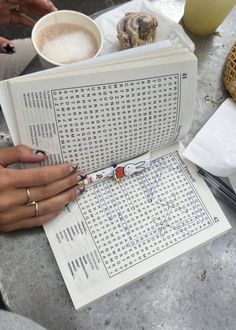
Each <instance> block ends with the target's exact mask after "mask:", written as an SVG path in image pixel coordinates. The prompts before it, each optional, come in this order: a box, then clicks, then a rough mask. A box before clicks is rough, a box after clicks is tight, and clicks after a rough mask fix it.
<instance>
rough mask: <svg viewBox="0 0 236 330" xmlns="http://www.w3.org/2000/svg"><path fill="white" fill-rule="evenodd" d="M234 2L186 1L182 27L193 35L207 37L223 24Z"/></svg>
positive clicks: (229, 0) (216, 0)
mask: <svg viewBox="0 0 236 330" xmlns="http://www.w3.org/2000/svg"><path fill="white" fill-rule="evenodd" d="M235 4H236V0H186V2H185V8H184V16H183V22H184V25H185V26H186V27H187V28H188V29H189V30H190V31H192V32H193V33H196V34H200V35H207V34H210V33H212V32H214V31H215V30H216V29H217V27H218V26H219V25H220V24H221V23H222V22H223V20H224V19H225V17H226V16H227V15H228V14H229V12H230V11H231V9H232V8H233V7H234V5H235Z"/></svg>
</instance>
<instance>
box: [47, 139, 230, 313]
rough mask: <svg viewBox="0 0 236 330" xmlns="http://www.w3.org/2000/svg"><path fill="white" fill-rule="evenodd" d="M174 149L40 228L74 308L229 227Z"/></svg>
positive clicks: (154, 155) (162, 152)
mask: <svg viewBox="0 0 236 330" xmlns="http://www.w3.org/2000/svg"><path fill="white" fill-rule="evenodd" d="M178 149H179V147H178V146H177V145H174V146H171V147H169V148H165V149H162V150H159V151H158V152H154V153H152V159H154V161H153V162H152V165H151V167H150V168H148V169H146V170H144V171H143V172H140V173H137V174H134V175H133V176H131V177H126V178H125V179H123V180H122V181H121V182H120V183H116V182H115V181H113V180H112V179H109V180H107V181H105V182H103V183H99V184H96V185H94V186H93V187H90V188H88V190H87V191H86V192H85V193H84V194H83V195H82V196H81V197H80V198H78V199H77V201H76V202H74V203H73V204H70V205H69V206H68V207H67V209H66V210H65V211H64V212H63V213H62V214H61V215H59V216H58V217H57V218H56V219H55V220H53V221H52V222H50V223H48V224H46V225H45V226H44V229H45V232H46V235H47V237H48V240H49V242H50V245H51V248H52V250H53V252H54V255H55V258H56V260H57V263H58V265H59V268H60V271H61V273H62V276H63V278H64V281H65V283H66V286H67V289H68V291H69V293H70V296H71V299H72V301H73V304H74V306H75V308H76V309H77V308H81V307H83V306H85V305H86V304H88V303H90V302H92V301H93V300H95V299H97V298H99V297H101V296H103V295H105V294H107V293H109V292H111V291H113V290H115V289H117V288H119V287H121V286H124V285H127V284H128V283H129V282H131V281H134V280H135V279H137V278H139V277H142V276H143V275H145V274H147V273H149V272H151V271H153V270H155V269H156V268H158V267H159V266H161V265H163V264H165V263H166V262H168V261H170V260H171V259H173V258H175V257H177V256H179V255H181V254H183V253H185V252H186V251H189V250H191V249H192V248H194V247H197V246H199V245H201V244H203V243H205V242H207V241H209V240H210V239H213V238H215V237H217V236H218V235H220V234H222V233H224V232H226V231H227V230H229V229H230V225H229V223H228V221H227V220H226V218H225V216H224V215H223V213H222V211H221V209H220V207H219V206H218V204H217V202H216V201H215V199H214V197H213V196H212V194H211V192H210V190H209V188H208V187H207V185H206V184H205V182H204V180H203V179H201V178H200V177H199V176H198V175H197V168H196V167H195V166H194V165H193V164H191V163H190V162H186V163H184V162H183V160H182V159H181V158H180V156H179V154H178V152H177V150H178Z"/></svg>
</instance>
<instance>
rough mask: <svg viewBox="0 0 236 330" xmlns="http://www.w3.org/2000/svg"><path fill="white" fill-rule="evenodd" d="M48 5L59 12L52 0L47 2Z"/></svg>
mask: <svg viewBox="0 0 236 330" xmlns="http://www.w3.org/2000/svg"><path fill="white" fill-rule="evenodd" d="M46 3H47V4H48V5H49V6H50V7H51V8H52V9H54V10H57V7H55V6H54V4H53V3H52V2H51V1H50V0H46Z"/></svg>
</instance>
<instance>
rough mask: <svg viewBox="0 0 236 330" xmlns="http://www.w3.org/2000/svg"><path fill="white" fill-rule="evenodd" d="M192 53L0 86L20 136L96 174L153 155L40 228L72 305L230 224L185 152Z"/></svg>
mask: <svg viewBox="0 0 236 330" xmlns="http://www.w3.org/2000/svg"><path fill="white" fill-rule="evenodd" d="M196 80H197V60H196V57H195V56H194V55H193V54H192V53H190V52H189V51H188V50H187V49H184V48H182V47H178V46H171V45H167V47H165V48H155V47H154V46H146V47H140V49H139V50H138V51H137V50H130V51H123V52H120V54H119V56H118V55H117V54H116V55H110V56H102V57H100V58H97V59H94V60H89V61H87V62H86V61H85V62H84V63H81V64H77V65H72V66H65V67H61V68H58V69H52V70H50V71H45V72H41V73H36V74H32V75H28V76H22V77H19V78H15V79H11V80H8V81H4V82H2V83H1V86H0V91H1V104H2V108H3V111H4V114H5V117H6V120H7V123H8V125H9V129H10V133H11V135H12V138H13V140H14V143H16V144H17V143H24V144H26V145H29V146H30V147H32V148H34V149H42V150H45V151H47V152H48V154H49V157H48V159H47V161H45V162H44V164H42V166H43V165H46V164H55V163H58V162H67V161H72V162H75V163H77V164H78V167H79V169H81V170H83V171H84V172H86V173H91V172H93V171H96V170H98V169H102V168H105V167H108V166H111V165H112V164H114V163H119V162H121V161H125V160H129V159H132V158H134V157H137V156H139V155H142V154H144V153H145V152H147V151H150V152H151V159H152V161H151V166H150V168H147V169H145V170H144V171H142V172H140V173H136V174H134V175H132V176H130V177H125V178H124V179H122V181H121V182H120V183H116V182H115V181H114V180H112V179H108V180H105V181H104V182H100V183H97V184H94V185H92V186H91V187H90V188H88V190H87V191H86V192H85V193H84V194H83V195H82V196H81V197H79V198H78V199H77V200H76V201H75V202H74V203H72V204H70V205H69V206H67V207H66V208H65V210H64V211H63V213H62V214H61V215H59V216H58V217H57V218H56V219H55V220H53V221H52V222H50V223H48V224H47V225H45V226H44V229H45V232H46V234H47V237H48V240H49V242H50V245H51V248H52V250H53V252H54V255H55V257H56V260H57V263H58V265H59V268H60V271H61V273H62V276H63V278H64V280H65V283H66V286H67V288H68V291H69V293H70V295H71V298H72V301H73V303H74V306H75V308H80V307H82V306H85V305H86V304H88V303H90V302H92V301H93V300H95V299H97V298H99V297H101V296H103V295H105V294H107V293H109V292H111V291H113V290H115V289H117V288H119V287H121V286H123V285H126V284H128V283H130V282H131V281H133V280H135V279H137V278H139V277H142V276H144V275H145V274H147V273H148V272H150V271H153V270H154V269H156V268H157V267H159V266H161V265H163V264H164V263H166V262H168V261H169V260H171V259H173V258H175V257H177V256H179V255H181V254H182V253H184V252H186V251H189V250H190V249H192V248H194V247H196V246H199V245H200V244H203V243H205V242H206V241H208V240H210V239H213V238H215V237H217V236H218V235H220V234H222V233H224V232H226V231H227V230H228V229H229V228H230V225H229V223H228V222H227V220H226V218H225V216H224V215H223V213H222V211H221V209H220V208H219V206H218V204H217V202H216V201H215V199H214V197H213V196H212V194H211V192H210V190H209V189H208V187H207V185H206V184H205V182H204V181H203V180H202V179H201V178H200V177H198V175H197V169H196V167H195V166H194V165H193V164H191V163H190V162H186V161H184V160H183V159H182V157H181V153H182V147H181V145H180V144H179V143H178V141H179V140H180V139H181V138H182V137H183V136H184V135H185V134H186V133H187V131H188V129H189V127H190V124H191V120H192V115H193V109H194V99H195V94H196Z"/></svg>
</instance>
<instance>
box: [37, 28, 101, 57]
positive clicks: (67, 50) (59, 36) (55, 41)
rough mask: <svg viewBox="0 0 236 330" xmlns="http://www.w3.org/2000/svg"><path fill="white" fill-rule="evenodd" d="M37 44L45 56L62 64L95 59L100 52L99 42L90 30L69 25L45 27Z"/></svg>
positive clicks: (39, 35)
mask: <svg viewBox="0 0 236 330" xmlns="http://www.w3.org/2000/svg"><path fill="white" fill-rule="evenodd" d="M37 43H38V47H39V50H40V51H41V53H42V54H43V55H44V56H46V57H47V58H48V59H50V60H51V61H54V62H57V63H61V64H66V63H72V62H76V61H80V60H83V59H86V58H90V57H93V56H94V55H95V54H96V52H97V50H98V45H97V41H96V39H95V37H94V36H93V35H92V34H91V33H90V32H89V31H88V30H86V29H84V28H82V27H80V26H79V25H76V24H68V23H57V24H54V25H50V26H47V27H45V28H44V29H42V30H41V31H40V32H39V34H38V38H37Z"/></svg>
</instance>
